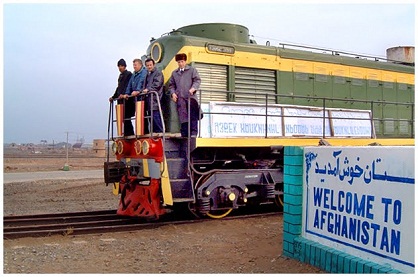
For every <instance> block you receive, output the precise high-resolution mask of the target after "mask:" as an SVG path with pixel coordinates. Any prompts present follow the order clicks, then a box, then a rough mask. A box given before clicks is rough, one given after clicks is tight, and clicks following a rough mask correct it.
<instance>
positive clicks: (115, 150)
mask: <svg viewBox="0 0 418 277" xmlns="http://www.w3.org/2000/svg"><path fill="white" fill-rule="evenodd" d="M117 152H118V145H117V143H116V142H115V141H114V142H113V143H112V153H113V154H114V155H116V153H117Z"/></svg>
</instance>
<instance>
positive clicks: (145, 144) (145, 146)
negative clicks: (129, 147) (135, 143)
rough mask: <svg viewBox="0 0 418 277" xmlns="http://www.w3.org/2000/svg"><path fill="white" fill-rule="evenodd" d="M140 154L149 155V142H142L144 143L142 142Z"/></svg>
mask: <svg viewBox="0 0 418 277" xmlns="http://www.w3.org/2000/svg"><path fill="white" fill-rule="evenodd" d="M142 153H143V154H144V155H148V153H149V142H148V141H146V140H144V141H143V142H142Z"/></svg>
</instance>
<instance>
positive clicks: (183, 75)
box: [169, 53, 201, 137]
mask: <svg viewBox="0 0 418 277" xmlns="http://www.w3.org/2000/svg"><path fill="white" fill-rule="evenodd" d="M175 58H176V62H177V64H178V66H179V67H178V68H177V69H176V70H174V71H173V73H172V74H171V78H170V81H169V90H170V94H171V99H172V100H173V101H174V102H175V103H176V104H177V112H178V115H179V120H180V124H181V127H180V133H181V136H182V137H187V136H188V133H189V132H188V122H189V119H188V118H189V116H188V107H187V105H188V98H189V97H190V135H191V136H197V121H198V120H199V110H200V107H199V104H198V101H197V96H196V91H197V90H198V89H199V87H200V82H201V80H200V76H199V73H198V72H197V70H196V69H195V68H193V67H191V66H190V65H186V61H187V56H186V54H184V53H180V54H177V55H176V57H175Z"/></svg>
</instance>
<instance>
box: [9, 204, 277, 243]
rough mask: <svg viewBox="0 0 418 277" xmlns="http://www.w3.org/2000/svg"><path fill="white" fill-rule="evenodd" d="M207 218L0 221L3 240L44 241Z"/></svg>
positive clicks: (107, 214)
mask: <svg viewBox="0 0 418 277" xmlns="http://www.w3.org/2000/svg"><path fill="white" fill-rule="evenodd" d="M278 214H280V213H279V212H277V211H275V212H267V213H266V212H263V213H261V214H260V213H257V212H256V213H251V214H244V215H242V214H238V215H235V216H231V217H226V218H224V219H223V220H231V219H238V218H241V219H242V218H248V217H257V216H273V215H278ZM207 220H213V219H208V218H199V219H196V218H192V217H191V215H190V216H184V215H182V216H180V217H179V216H178V215H176V214H174V213H173V214H167V215H165V216H163V217H161V218H160V220H158V221H149V220H145V219H139V218H132V217H122V216H118V215H116V211H115V210H102V211H92V212H75V213H58V214H39V215H23V216H5V217H3V239H16V238H22V237H45V236H51V235H63V236H67V235H83V234H97V233H107V232H126V231H136V230H141V229H146V228H157V227H159V226H163V225H168V224H185V223H197V222H203V221H207Z"/></svg>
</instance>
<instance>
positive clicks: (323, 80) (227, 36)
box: [147, 23, 415, 137]
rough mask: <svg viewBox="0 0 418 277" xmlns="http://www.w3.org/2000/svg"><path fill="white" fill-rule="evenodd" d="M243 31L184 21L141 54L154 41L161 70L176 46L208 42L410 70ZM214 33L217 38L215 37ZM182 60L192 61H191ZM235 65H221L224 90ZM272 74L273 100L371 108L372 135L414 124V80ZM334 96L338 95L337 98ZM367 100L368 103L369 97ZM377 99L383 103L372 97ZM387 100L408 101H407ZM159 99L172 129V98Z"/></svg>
mask: <svg viewBox="0 0 418 277" xmlns="http://www.w3.org/2000/svg"><path fill="white" fill-rule="evenodd" d="M246 32H248V29H247V28H245V27H243V26H241V25H234V24H218V23H215V24H197V25H191V26H185V27H182V28H179V29H178V30H176V31H173V32H171V33H170V34H169V35H167V36H163V37H161V38H158V39H157V40H154V41H151V44H150V46H149V47H148V50H147V55H148V56H149V55H150V52H151V50H152V46H153V45H154V44H155V43H159V45H161V49H162V58H161V59H160V61H159V62H158V63H157V67H158V68H159V69H160V70H163V69H165V68H166V67H167V65H168V63H169V62H170V61H172V59H173V57H174V56H175V55H176V54H177V53H178V52H179V50H180V49H181V48H182V47H184V46H196V47H206V45H207V44H208V43H214V44H218V45H224V46H233V47H234V48H235V51H240V52H248V53H258V54H264V55H271V56H279V57H281V58H286V59H290V60H300V61H314V62H322V63H329V64H330V66H332V65H333V64H338V65H347V66H356V67H361V68H369V69H376V70H385V71H393V72H399V73H408V74H414V69H415V68H414V66H406V65H401V64H392V63H388V62H378V61H370V60H363V59H356V58H352V57H345V56H337V55H329V54H320V53H312V52H309V51H302V50H293V49H282V48H278V47H274V46H262V45H256V44H251V43H249V39H248V33H246ZM182 34H187V35H188V36H186V35H182ZM241 35H242V36H241ZM205 36H206V37H205ZM217 38H218V39H220V40H217ZM215 55H216V54H215ZM188 62H191V64H192V65H193V64H194V61H188ZM201 62H204V63H208V64H215V62H213V61H211V60H207V61H200V60H199V63H201ZM235 71H236V68H235V66H234V65H227V88H228V91H230V92H234V91H235ZM166 77H169V76H166ZM166 79H167V78H166ZM275 80H276V93H277V94H278V96H277V97H276V103H280V104H293V105H308V106H318V107H322V106H323V105H324V101H323V100H315V99H298V98H295V97H296V96H308V97H324V98H328V100H326V101H325V105H326V107H330V108H349V109H362V110H372V112H373V116H374V118H377V120H375V128H376V132H377V136H378V137H413V133H414V128H413V126H412V124H411V121H412V120H413V109H414V101H415V97H414V92H415V86H414V85H411V84H401V83H391V82H381V81H377V80H367V79H356V78H350V77H347V76H331V75H329V76H328V75H320V74H316V75H315V74H311V73H303V72H288V71H278V70H275ZM230 92H229V94H227V97H226V99H228V101H235V98H234V93H230ZM226 93H228V92H226ZM284 96H286V97H284ZM287 96H289V97H287ZM292 96H293V97H292ZM337 99H343V101H340V100H337ZM345 99H346V100H345ZM352 100H364V101H368V103H359V102H353V101H352ZM372 101H373V103H371V102H372ZM379 101H385V102H387V103H383V104H382V103H375V102H379ZM389 102H394V103H410V105H400V104H393V103H389ZM162 104H163V105H164V106H165V107H168V108H165V122H166V130H167V131H169V132H178V130H179V123H178V117H177V111H176V107H175V104H174V103H173V102H172V101H170V99H169V96H168V95H165V96H164V98H163V100H162ZM394 119H395V120H396V119H405V120H410V122H406V121H405V123H403V124H402V123H399V122H396V123H391V122H390V121H391V120H394Z"/></svg>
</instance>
